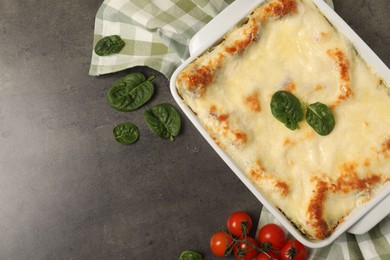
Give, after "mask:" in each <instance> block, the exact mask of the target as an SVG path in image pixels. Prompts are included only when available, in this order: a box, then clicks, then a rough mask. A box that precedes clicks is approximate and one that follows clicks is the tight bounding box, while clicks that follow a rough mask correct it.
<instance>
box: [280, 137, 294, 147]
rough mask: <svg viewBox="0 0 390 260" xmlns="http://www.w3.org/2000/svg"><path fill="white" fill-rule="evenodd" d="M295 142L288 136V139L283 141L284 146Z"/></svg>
mask: <svg viewBox="0 0 390 260" xmlns="http://www.w3.org/2000/svg"><path fill="white" fill-rule="evenodd" d="M293 144H295V141H291V140H290V139H288V138H286V139H285V140H284V143H283V145H284V146H288V145H293Z"/></svg>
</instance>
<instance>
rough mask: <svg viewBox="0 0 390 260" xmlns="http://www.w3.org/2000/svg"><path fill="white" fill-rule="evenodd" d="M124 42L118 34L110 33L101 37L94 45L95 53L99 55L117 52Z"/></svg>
mask: <svg viewBox="0 0 390 260" xmlns="http://www.w3.org/2000/svg"><path fill="white" fill-rule="evenodd" d="M123 46H125V42H124V41H123V40H122V38H121V37H120V36H119V35H110V36H106V37H103V38H101V39H100V40H99V41H98V42H97V43H96V45H95V53H96V54H97V55H99V56H108V55H111V54H114V53H119V52H120V51H121V50H122V48H123Z"/></svg>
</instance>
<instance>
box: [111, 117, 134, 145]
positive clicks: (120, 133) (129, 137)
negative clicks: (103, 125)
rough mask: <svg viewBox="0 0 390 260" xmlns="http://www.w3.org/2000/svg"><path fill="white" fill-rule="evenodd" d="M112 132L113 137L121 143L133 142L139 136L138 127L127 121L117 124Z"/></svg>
mask: <svg viewBox="0 0 390 260" xmlns="http://www.w3.org/2000/svg"><path fill="white" fill-rule="evenodd" d="M113 133H114V137H115V139H116V140H117V141H118V142H120V143H122V144H132V143H135V142H136V141H137V140H138V138H139V130H138V127H137V126H136V125H134V124H132V123H129V122H126V123H122V124H119V125H117V126H116V127H115V128H114V130H113Z"/></svg>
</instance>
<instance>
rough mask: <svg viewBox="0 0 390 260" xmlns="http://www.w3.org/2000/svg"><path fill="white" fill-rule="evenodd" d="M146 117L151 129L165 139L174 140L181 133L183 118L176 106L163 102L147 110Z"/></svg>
mask: <svg viewBox="0 0 390 260" xmlns="http://www.w3.org/2000/svg"><path fill="white" fill-rule="evenodd" d="M144 119H145V121H146V123H147V125H148V127H149V129H150V130H151V131H152V132H153V133H154V134H156V135H157V136H159V137H161V138H163V139H168V138H169V139H171V141H173V140H174V137H175V136H177V135H178V134H179V131H180V126H181V119H180V115H179V113H178V112H177V110H176V109H175V107H174V106H172V105H171V104H168V103H163V104H159V105H156V106H154V107H152V108H151V109H149V110H146V111H145V114H144Z"/></svg>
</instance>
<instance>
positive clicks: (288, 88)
mask: <svg viewBox="0 0 390 260" xmlns="http://www.w3.org/2000/svg"><path fill="white" fill-rule="evenodd" d="M296 89H297V86H296V85H295V83H294V82H290V83H289V84H288V85H287V86H285V87H284V90H285V91H287V92H293V91H295V90H296Z"/></svg>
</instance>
